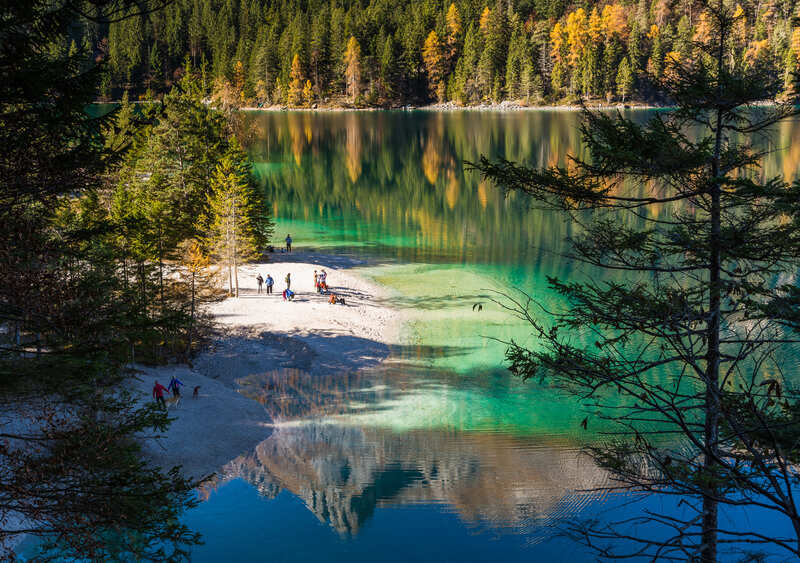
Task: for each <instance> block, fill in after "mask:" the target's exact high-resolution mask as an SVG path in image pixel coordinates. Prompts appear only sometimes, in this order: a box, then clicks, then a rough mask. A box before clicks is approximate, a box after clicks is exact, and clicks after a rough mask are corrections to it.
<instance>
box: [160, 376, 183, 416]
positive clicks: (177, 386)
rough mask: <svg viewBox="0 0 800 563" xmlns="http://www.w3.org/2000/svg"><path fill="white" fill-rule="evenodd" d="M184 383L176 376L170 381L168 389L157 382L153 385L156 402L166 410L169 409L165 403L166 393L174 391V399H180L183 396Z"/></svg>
mask: <svg viewBox="0 0 800 563" xmlns="http://www.w3.org/2000/svg"><path fill="white" fill-rule="evenodd" d="M182 385H183V383H182V382H181V380H179V379H178V378H177V377H175V376H174V375H173V376H172V379H170V380H169V383H168V384H167V386H166V387H164V386H163V385H161V384H160V383H159V382H158V381H156V382H155V385H153V398H154V399H155V400H156V402H157V403H158V404H159V405H161V406H162V407H164V408H167V403H166V402H165V401H164V392H165V391H166V392H169V391H172V397H173V398H175V399H179V398H180V396H181V386H182Z"/></svg>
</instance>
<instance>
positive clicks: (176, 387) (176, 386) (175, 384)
mask: <svg viewBox="0 0 800 563" xmlns="http://www.w3.org/2000/svg"><path fill="white" fill-rule="evenodd" d="M181 385H183V382H182V381H181V380H179V379H178V378H177V377H175V376H174V375H173V376H172V379H170V380H169V385H167V389H172V396H173V397H175V398H176V399H177V398H178V397H180V396H181V390H180V386H181Z"/></svg>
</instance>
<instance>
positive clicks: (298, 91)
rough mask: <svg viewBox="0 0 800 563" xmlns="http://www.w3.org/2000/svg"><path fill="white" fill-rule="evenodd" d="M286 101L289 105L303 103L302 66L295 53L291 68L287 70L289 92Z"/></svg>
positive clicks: (298, 56)
mask: <svg viewBox="0 0 800 563" xmlns="http://www.w3.org/2000/svg"><path fill="white" fill-rule="evenodd" d="M286 101H287V102H288V103H289V105H290V106H299V105H300V104H302V103H303V66H302V65H301V64H300V55H298V54H297V53H295V55H294V58H293V59H292V70H291V71H290V72H289V92H287V100H286Z"/></svg>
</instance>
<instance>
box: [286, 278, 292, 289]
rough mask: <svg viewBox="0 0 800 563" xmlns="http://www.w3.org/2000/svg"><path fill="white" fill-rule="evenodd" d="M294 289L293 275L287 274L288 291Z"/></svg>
mask: <svg viewBox="0 0 800 563" xmlns="http://www.w3.org/2000/svg"><path fill="white" fill-rule="evenodd" d="M291 287H292V274H286V289H290V288H291Z"/></svg>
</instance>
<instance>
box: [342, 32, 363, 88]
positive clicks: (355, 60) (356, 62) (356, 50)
mask: <svg viewBox="0 0 800 563" xmlns="http://www.w3.org/2000/svg"><path fill="white" fill-rule="evenodd" d="M344 65H345V71H344V79H345V83H346V87H347V94H348V95H349V96H350V100H351V101H353V102H355V101H356V98H357V97H358V94H359V90H360V87H361V45H359V44H358V41H357V40H356V38H355V37H353V36H350V39H349V40H348V41H347V49H346V50H345V52H344Z"/></svg>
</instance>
